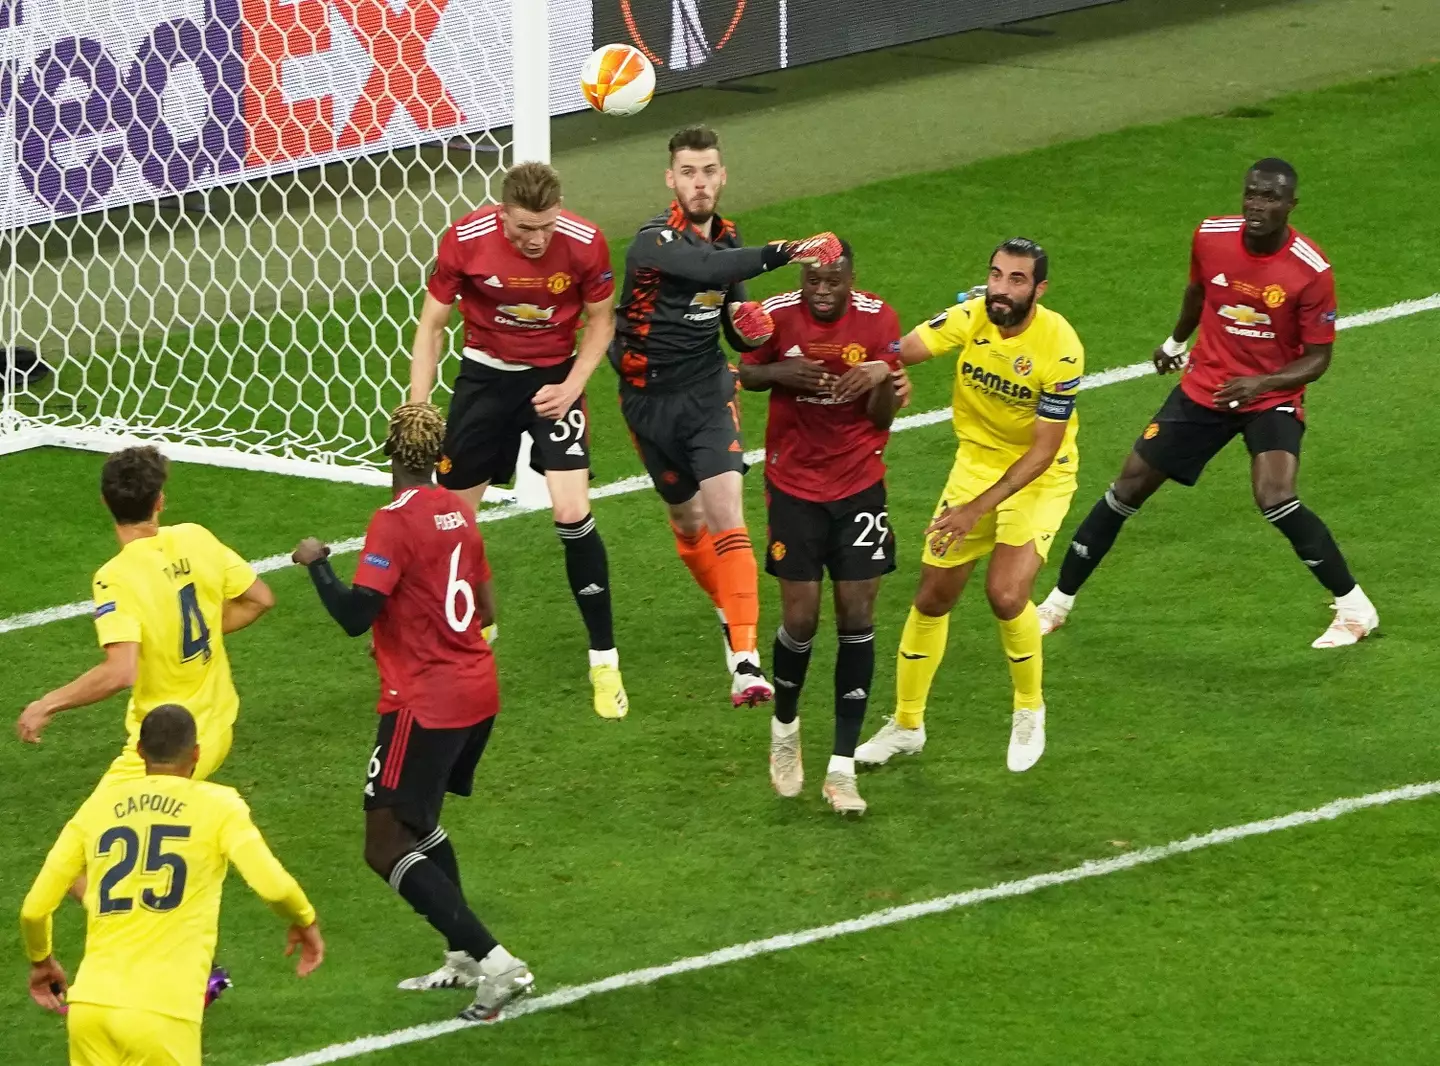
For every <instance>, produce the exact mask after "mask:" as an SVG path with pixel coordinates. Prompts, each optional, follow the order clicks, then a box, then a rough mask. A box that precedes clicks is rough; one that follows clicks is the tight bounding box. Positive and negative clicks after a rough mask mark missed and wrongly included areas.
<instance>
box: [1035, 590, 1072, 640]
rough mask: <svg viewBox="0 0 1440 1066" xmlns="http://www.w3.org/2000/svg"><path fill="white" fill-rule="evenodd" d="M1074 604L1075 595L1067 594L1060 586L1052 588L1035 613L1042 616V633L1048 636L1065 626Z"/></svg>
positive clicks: (1043, 635)
mask: <svg viewBox="0 0 1440 1066" xmlns="http://www.w3.org/2000/svg"><path fill="white" fill-rule="evenodd" d="M1074 606H1075V597H1074V596H1067V595H1065V593H1063V592H1061V591H1060V590H1059V589H1058V588H1057V589H1051V590H1050V595H1048V596H1046V597H1045V602H1044V603H1042V604H1040V606H1038V607H1036V608H1035V613H1036V614H1037V615H1039V616H1040V635H1041V636H1042V637H1048V636H1049V635H1050V634H1051V633H1053V632H1055V630H1057V629H1059V628H1060V627H1061V626H1063V625H1064V624H1065V620H1066V619H1067V618H1069V617H1070V609H1071V608H1072V607H1074Z"/></svg>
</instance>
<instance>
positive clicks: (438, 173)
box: [0, 0, 591, 482]
mask: <svg viewBox="0 0 1440 1066" xmlns="http://www.w3.org/2000/svg"><path fill="white" fill-rule="evenodd" d="M547 8H548V13H547ZM590 9H591V5H590V3H589V2H588V0H548V2H547V0H513V3H512V0H47V2H46V3H34V2H29V0H0V81H3V88H0V108H4V109H5V110H4V113H3V115H0V242H3V243H0V271H3V278H0V356H3V359H4V362H3V366H0V386H3V393H0V452H9V451H15V450H18V449H21V448H28V447H36V446H41V445H62V446H69V447H78V448H88V449H100V450H111V449H113V448H115V447H117V446H120V445H123V444H124V443H133V442H135V441H146V442H153V443H157V444H160V445H161V446H162V447H163V448H164V449H165V450H166V451H167V453H169V454H170V455H171V456H172V457H174V458H178V459H184V460H191V461H199V462H209V463H214V464H217V465H225V466H236V467H244V468H249V469H257V470H268V471H274V472H279V473H291V474H304V475H310V476H317V477H325V478H331V479H335V480H345V481H361V482H371V481H385V480H387V478H386V476H385V475H383V474H382V472H381V470H380V465H381V464H383V463H384V458H383V456H381V455H380V454H379V452H378V442H379V440H380V439H382V438H383V436H384V429H383V427H384V419H385V416H386V414H387V412H388V411H389V410H390V409H392V408H393V407H394V406H395V405H396V404H397V403H399V402H401V401H402V400H403V399H404V396H405V392H406V383H407V382H408V360H409V356H408V351H409V343H410V340H411V337H412V335H413V333H412V330H413V323H414V318H415V315H416V313H417V310H418V305H419V300H420V296H421V293H422V290H423V281H424V278H425V275H426V271H427V269H428V267H429V265H430V263H431V261H432V259H433V257H434V253H435V247H436V244H437V242H438V238H439V236H440V234H441V233H442V231H443V230H444V228H445V227H446V226H447V225H448V224H449V223H450V222H451V221H452V220H453V219H454V218H455V217H457V216H458V215H460V214H462V213H464V212H465V211H467V210H470V209H471V208H473V207H474V206H477V205H479V204H481V203H484V202H487V201H492V200H493V195H494V194H496V193H498V191H499V176H500V174H501V173H502V172H503V170H504V169H505V167H507V166H509V165H510V164H511V163H512V162H515V161H518V160H525V159H541V160H544V159H548V156H549V119H550V115H551V114H552V113H559V112H561V111H565V110H573V109H574V108H575V106H577V104H580V103H581V102H580V100H579V93H578V88H577V87H576V85H575V72H576V71H578V69H579V67H580V64H581V62H582V61H583V59H584V57H585V55H586V53H587V52H588V51H589V49H590V44H591V42H590V23H591V18H590ZM547 16H548V17H547ZM37 360H38V363H37ZM446 388H447V387H446V386H445V385H444V384H443V383H442V386H441V388H440V389H439V390H438V391H437V395H436V397H435V399H436V402H438V403H441V404H444V403H446V402H447V399H448V395H447V393H446Z"/></svg>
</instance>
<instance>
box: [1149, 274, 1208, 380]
mask: <svg viewBox="0 0 1440 1066" xmlns="http://www.w3.org/2000/svg"><path fill="white" fill-rule="evenodd" d="M1204 310H1205V286H1204V285H1203V284H1201V283H1200V282H1198V281H1192V282H1191V283H1190V284H1189V285H1187V286H1186V287H1185V296H1184V298H1183V299H1182V300H1181V301H1180V317H1179V318H1177V319H1176V320H1175V328H1174V329H1173V330H1171V331H1170V336H1168V337H1166V338H1165V343H1163V344H1162V345H1160V347H1158V348H1156V349H1155V351H1154V352H1153V353H1151V356H1150V358H1151V360H1152V361H1153V362H1154V363H1155V372H1156V373H1157V374H1168V373H1170V372H1171V371H1174V370H1179V369H1180V368H1181V367H1183V366H1184V365H1185V345H1186V344H1187V343H1188V342H1189V340H1190V337H1191V335H1192V334H1193V333H1194V332H1195V331H1196V330H1197V329H1199V328H1200V315H1201V314H1202V313H1203V312H1204Z"/></svg>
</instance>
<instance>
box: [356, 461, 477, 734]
mask: <svg viewBox="0 0 1440 1066" xmlns="http://www.w3.org/2000/svg"><path fill="white" fill-rule="evenodd" d="M489 580H490V565H489V563H487V562H486V561H485V544H484V542H483V541H482V540H481V539H480V531H479V530H478V529H476V528H475V516H474V513H473V512H472V511H471V510H470V508H468V507H467V506H466V505H465V503H464V501H463V500H461V499H460V497H459V496H456V495H455V494H454V493H453V492H451V491H450V490H449V489H442V488H440V487H439V486H438V485H427V486H425V487H423V488H414V489H406V490H405V491H404V492H402V493H400V495H398V496H396V497H395V500H394V502H393V503H390V504H387V505H386V506H384V507H382V508H380V510H378V511H376V512H375V515H374V517H372V518H371V519H370V528H369V529H367V530H366V531H365V547H364V548H363V549H362V551H361V555H360V566H359V567H358V568H357V569H356V571H355V584H356V585H363V586H365V587H366V588H371V589H374V590H375V591H376V592H382V593H384V594H385V596H386V600H385V606H384V607H383V608H382V609H381V611H380V616H379V617H378V618H376V619H375V629H374V633H375V661H376V662H377V663H379V664H380V706H379V711H380V713H381V714H390V713H392V712H394V711H398V710H400V709H401V708H402V707H404V708H408V709H409V711H410V712H411V713H412V714H413V715H414V716H415V720H416V721H417V722H419V723H420V724H421V725H423V726H425V727H426V728H427V729H458V728H460V727H462V726H468V725H474V724H475V723H476V722H481V721H484V720H485V719H486V718H490V717H492V716H493V715H494V714H495V712H496V711H498V710H499V709H500V706H499V700H498V697H497V692H498V690H497V687H496V682H495V656H494V654H493V653H492V652H491V651H490V645H488V644H487V643H485V638H484V637H483V636H481V635H480V615H479V611H478V607H479V603H478V601H477V597H476V589H477V587H478V586H479V584H480V583H481V582H482V581H489Z"/></svg>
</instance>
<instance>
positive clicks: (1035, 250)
mask: <svg viewBox="0 0 1440 1066" xmlns="http://www.w3.org/2000/svg"><path fill="white" fill-rule="evenodd" d="M1001 252H1005V253H1007V254H1008V255H1019V256H1023V257H1025V258H1026V259H1030V260H1033V261H1034V263H1035V284H1036V285H1039V284H1040V283H1041V282H1042V281H1044V280H1045V279H1046V278H1048V277H1049V276H1050V254H1049V253H1048V252H1046V251H1045V249H1044V248H1042V247H1041V246H1040V245H1039V244H1037V243H1036V242H1035V241H1032V240H1031V239H1030V238H1029V237H1011V238H1010V239H1009V240H1008V241H1005V242H1004V243H1003V244H1000V245H998V246H997V247H996V249H995V250H994V251H993V252H991V253H990V262H991V263H994V262H995V257H996V256H997V255H999V254H1000V253H1001Z"/></svg>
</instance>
